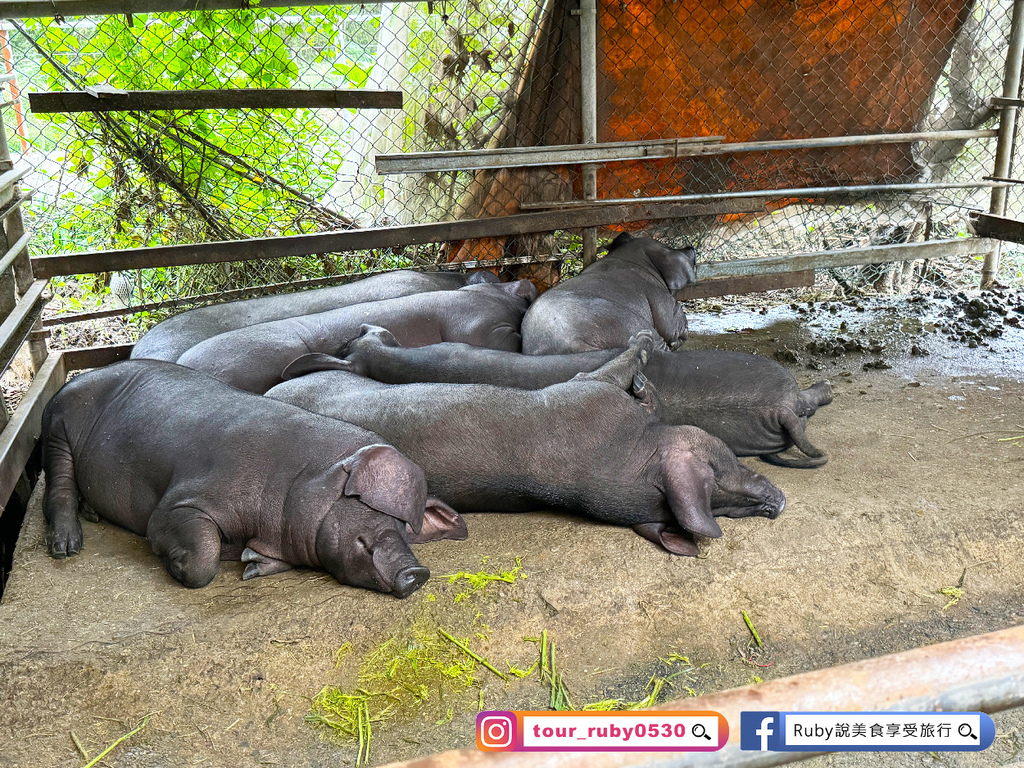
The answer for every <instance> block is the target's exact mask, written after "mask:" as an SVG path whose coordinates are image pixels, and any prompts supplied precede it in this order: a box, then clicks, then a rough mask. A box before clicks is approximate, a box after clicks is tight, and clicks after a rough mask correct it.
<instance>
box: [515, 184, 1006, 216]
mask: <svg viewBox="0 0 1024 768" xmlns="http://www.w3.org/2000/svg"><path fill="white" fill-rule="evenodd" d="M1008 186H1010V182H1006V181H956V182H929V183H926V184H922V183H913V184H859V185H855V186H849V187H841V186H840V187H794V188H791V189H761V190H757V191H749V192H715V193H712V194H708V195H664V196H660V197H658V196H656V197H613V198H604V199H602V200H562V201H552V202H547V203H522V204H521V205H520V206H519V207H520V208H522V209H523V210H524V211H528V210H536V209H541V208H544V209H547V208H590V207H593V206H597V205H625V204H626V203H695V202H710V201H713V200H742V199H744V198H766V199H771V198H774V199H778V198H784V197H797V198H804V197H822V196H824V195H862V194H867V193H879V192H881V193H885V192H929V191H933V190H937V189H981V188H987V187H992V188H994V187H1008Z"/></svg>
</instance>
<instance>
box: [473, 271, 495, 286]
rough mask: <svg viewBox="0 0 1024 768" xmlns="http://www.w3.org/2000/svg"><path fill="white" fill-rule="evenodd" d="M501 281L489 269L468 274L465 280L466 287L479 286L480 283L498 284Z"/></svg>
mask: <svg viewBox="0 0 1024 768" xmlns="http://www.w3.org/2000/svg"><path fill="white" fill-rule="evenodd" d="M500 282H501V280H500V279H499V278H498V276H497V275H496V274H494V273H493V272H491V270H489V269H480V270H477V271H476V272H470V273H469V276H468V277H467V278H466V285H480V283H500Z"/></svg>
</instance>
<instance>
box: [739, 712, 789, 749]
mask: <svg viewBox="0 0 1024 768" xmlns="http://www.w3.org/2000/svg"><path fill="white" fill-rule="evenodd" d="M781 730H782V718H781V717H780V716H779V713H778V712H740V749H743V750H750V751H756V752H767V751H769V750H777V749H779V745H780V744H781V740H782V739H781V736H780V735H779V732H780V731H781Z"/></svg>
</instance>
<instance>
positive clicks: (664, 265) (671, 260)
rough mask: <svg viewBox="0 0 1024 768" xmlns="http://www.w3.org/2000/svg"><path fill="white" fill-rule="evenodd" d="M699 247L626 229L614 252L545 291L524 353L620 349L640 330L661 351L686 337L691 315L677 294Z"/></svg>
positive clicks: (531, 318) (529, 318) (529, 323)
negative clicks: (651, 334)
mask: <svg viewBox="0 0 1024 768" xmlns="http://www.w3.org/2000/svg"><path fill="white" fill-rule="evenodd" d="M696 260H697V252H696V251H695V250H694V249H693V248H690V247H686V248H684V249H683V250H676V249H674V248H670V247H668V246H667V245H665V244H664V243H660V242H658V241H657V240H652V239H651V238H649V237H633V235H631V234H629V233H628V232H623V233H622V234H621V235H619V236H618V237H616V238H615V239H614V240H613V241H612V242H611V244H610V245H609V246H608V253H607V255H605V256H604V258H602V259H601V260H600V261H596V262H594V263H593V264H591V265H590V266H589V267H587V268H586V269H584V270H583V271H582V272H581V273H580V274H579V275H577V276H576V277H574V278H572V279H570V280H566V281H565V282H564V283H559V284H558V285H556V286H555V287H554V288H552V289H551V290H549V291H547V292H545V293H543V294H541V295H540V297H539V298H538V299H537V301H535V302H534V303H533V306H532V307H530V311H529V312H527V313H526V317H524V318H523V352H525V353H526V354H528V355H559V354H564V353H567V352H586V351H587V350H591V349H616V348H619V349H621V348H622V347H625V346H626V344H628V343H629V338H630V336H632V335H633V334H634V333H638V332H639V331H654V332H655V333H656V334H657V336H656V337H655V348H656V349H664V350H667V349H668V348H669V346H672V347H673V348H675V347H677V346H679V345H680V344H682V343H683V342H684V341H685V340H686V312H685V311H684V310H683V305H682V304H680V303H679V302H677V301H676V299H675V296H674V294H673V292H674V291H678V290H680V289H682V288H685V287H686V286H687V285H689V284H690V283H692V282H693V281H694V280H695V279H696V272H695V269H696V268H695V263H696Z"/></svg>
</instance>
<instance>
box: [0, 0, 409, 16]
mask: <svg viewBox="0 0 1024 768" xmlns="http://www.w3.org/2000/svg"><path fill="white" fill-rule="evenodd" d="M384 2H387V3H415V2H420V0H384ZM362 4H363V2H360V0H263V2H261V3H260V8H304V7H307V6H311V5H362ZM250 8H252V5H251V4H250V3H249V0H3V1H2V2H0V19H48V18H53V17H54V16H127V15H129V14H143V13H179V12H182V13H190V12H196V11H225V10H227V11H246V10H249V9H250Z"/></svg>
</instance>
